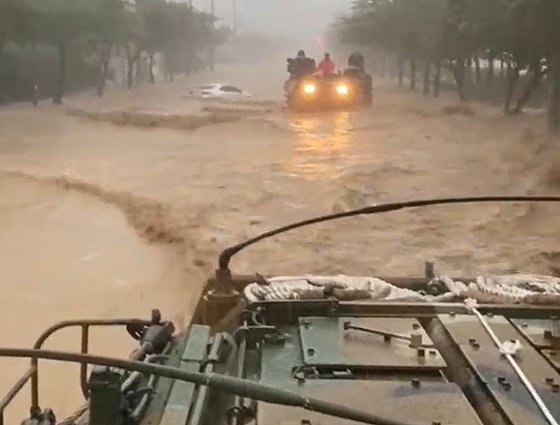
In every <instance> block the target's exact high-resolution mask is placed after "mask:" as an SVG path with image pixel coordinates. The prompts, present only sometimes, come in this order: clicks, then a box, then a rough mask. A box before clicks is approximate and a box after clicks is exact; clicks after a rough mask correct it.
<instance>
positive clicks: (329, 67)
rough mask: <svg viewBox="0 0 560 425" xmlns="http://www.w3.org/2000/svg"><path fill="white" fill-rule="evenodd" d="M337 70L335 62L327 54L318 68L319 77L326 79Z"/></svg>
mask: <svg viewBox="0 0 560 425" xmlns="http://www.w3.org/2000/svg"><path fill="white" fill-rule="evenodd" d="M334 70H335V64H334V61H333V60H332V59H331V55H330V54H328V53H325V57H324V58H323V60H322V61H321V62H320V63H319V65H318V66H317V75H319V76H320V77H325V76H327V75H329V74H332V73H333V72H334Z"/></svg>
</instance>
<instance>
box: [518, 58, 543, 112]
mask: <svg viewBox="0 0 560 425" xmlns="http://www.w3.org/2000/svg"><path fill="white" fill-rule="evenodd" d="M543 76H544V73H543V71H542V69H541V65H540V63H538V64H536V66H534V67H533V72H532V73H531V79H530V80H529V82H528V83H527V85H526V86H525V89H524V90H523V94H522V95H521V96H520V97H519V99H517V103H516V104H515V108H514V109H513V111H512V114H516V115H517V114H520V113H521V112H523V108H524V107H525V105H527V103H528V102H529V99H531V94H532V93H533V91H534V90H536V89H537V87H539V86H540V85H541V82H542V79H543Z"/></svg>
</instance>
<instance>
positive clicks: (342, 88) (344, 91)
mask: <svg viewBox="0 0 560 425" xmlns="http://www.w3.org/2000/svg"><path fill="white" fill-rule="evenodd" d="M336 92H337V93H338V94H340V95H342V96H346V95H347V94H348V86H347V85H346V84H339V85H338V86H336Z"/></svg>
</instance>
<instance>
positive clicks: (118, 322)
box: [0, 319, 150, 425]
mask: <svg viewBox="0 0 560 425" xmlns="http://www.w3.org/2000/svg"><path fill="white" fill-rule="evenodd" d="M130 324H142V325H149V324H150V321H148V320H141V319H112V320H105V319H92V320H65V321H63V322H58V323H55V324H54V325H53V326H51V327H50V328H48V329H46V330H45V331H44V332H43V333H42V334H41V335H39V338H37V340H36V341H35V344H34V345H33V348H34V349H36V350H40V349H41V347H42V346H43V344H44V343H45V341H46V340H47V339H48V338H49V337H50V336H51V335H52V334H54V333H55V332H57V331H59V330H61V329H64V328H69V327H73V326H79V327H81V353H82V354H87V352H88V347H89V328H90V326H127V325H130ZM29 380H31V410H32V411H37V410H38V409H39V362H38V359H37V358H31V366H30V367H29V369H28V370H27V371H26V372H25V373H24V374H23V375H22V377H21V378H20V379H19V380H18V381H17V382H16V383H15V385H14V386H13V387H12V388H11V389H10V391H8V394H6V396H5V397H4V398H3V399H2V400H1V401H0V425H3V424H4V410H5V409H6V407H7V406H8V405H9V404H10V402H11V401H12V400H13V398H14V397H15V396H16V395H17V394H18V393H19V392H20V391H21V390H22V388H23V387H24V386H25V384H26V383H27V382H28V381H29ZM80 386H81V388H82V393H83V395H84V398H86V399H87V398H88V397H89V394H88V390H87V364H85V363H82V364H81V365H80Z"/></svg>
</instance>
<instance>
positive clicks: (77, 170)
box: [0, 67, 560, 422]
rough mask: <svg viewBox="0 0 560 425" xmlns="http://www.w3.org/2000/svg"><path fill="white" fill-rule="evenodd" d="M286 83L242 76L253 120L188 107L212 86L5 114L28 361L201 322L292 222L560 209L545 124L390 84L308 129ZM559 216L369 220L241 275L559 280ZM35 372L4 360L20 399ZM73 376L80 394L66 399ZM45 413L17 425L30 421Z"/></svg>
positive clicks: (1, 263) (5, 166)
mask: <svg viewBox="0 0 560 425" xmlns="http://www.w3.org/2000/svg"><path fill="white" fill-rule="evenodd" d="M280 71H283V69H280ZM220 72H221V73H222V74H219V73H220ZM278 74H279V75H278V76H277V75H276V74H274V73H273V74H272V75H270V73H269V74H268V77H269V78H270V80H263V78H262V70H258V69H256V70H255V69H253V68H247V67H244V68H243V67H241V68H227V69H224V70H221V71H218V74H216V75H213V76H212V77H211V81H216V80H219V79H221V78H226V76H227V78H228V81H230V82H232V83H234V84H239V85H242V86H243V87H244V88H247V89H248V90H250V91H253V92H254V93H255V94H256V95H257V96H258V98H259V99H261V101H259V102H255V103H254V104H251V105H242V106H240V105H215V104H208V103H200V102H198V103H197V102H193V101H192V100H190V99H186V98H185V93H186V92H187V91H188V87H189V86H192V85H196V84H198V83H200V82H202V81H204V78H207V79H209V80H210V77H203V76H197V77H193V78H192V79H191V80H187V79H185V78H180V79H178V80H177V81H175V82H174V83H173V84H170V83H160V84H156V85H155V86H143V87H140V88H138V89H136V90H135V91H133V92H132V93H129V92H126V91H122V90H114V91H110V92H109V94H108V96H107V97H106V98H104V99H101V100H98V99H92V97H91V95H90V94H81V95H77V96H74V97H72V98H70V99H69V100H68V101H67V103H66V105H65V106H64V107H63V108H58V109H57V108H55V107H52V106H51V105H42V106H41V107H40V108H38V109H31V108H29V107H28V106H27V105H14V106H12V107H7V108H4V109H2V110H0V129H1V130H0V195H1V198H0V199H1V201H0V285H2V286H1V293H2V300H3V301H4V303H3V307H2V309H1V310H0V311H1V313H0V314H1V316H0V319H1V323H2V325H0V335H1V336H2V340H3V341H5V342H4V343H3V345H24V346H28V345H30V344H31V343H32V341H33V340H34V339H35V338H36V337H37V335H38V334H39V332H40V330H41V329H43V328H45V327H47V326H49V325H50V324H51V323H52V322H54V321H57V320H61V319H65V318H77V317H94V318H95V317H132V316H140V317H146V316H147V315H148V314H149V311H150V309H151V308H152V307H159V308H160V309H161V310H162V313H163V315H164V317H168V318H171V319H172V320H174V321H175V322H176V324H177V325H181V324H184V323H185V322H187V321H188V318H189V314H190V311H191V310H192V306H193V303H194V302H195V301H196V299H197V297H198V295H199V292H200V288H201V286H202V284H203V282H204V279H205V278H206V277H207V276H208V275H209V274H210V273H212V271H213V269H214V268H215V265H216V259H217V255H218V253H219V251H220V250H221V249H223V248H225V247H227V246H228V245H230V244H233V243H236V242H238V241H240V240H243V239H244V238H247V237H250V236H253V235H255V234H257V233H259V232H262V231H265V230H268V229H270V228H273V227H276V226H280V225H283V224H286V223H289V222H291V221H295V220H300V219H305V218H308V217H310V216H314V215H323V214H327V213H331V212H336V211H342V210H346V209H349V208H358V207H363V206H366V205H370V204H373V203H380V202H387V201H397V200H406V199H411V198H415V199H417V198H423V197H436V196H450V195H478V194H512V193H514V194H526V193H540V194H545V193H546V194H551V193H558V191H559V188H560V185H559V184H558V183H560V179H558V181H557V180H554V178H553V177H554V175H553V174H551V173H550V170H551V169H553V168H554V167H552V166H553V165H554V163H553V162H552V161H550V163H549V162H548V161H544V159H546V158H550V155H548V154H546V153H545V154H543V153H542V152H541V151H540V150H539V149H540V148H541V146H542V145H543V144H544V142H545V140H546V135H544V134H542V132H541V131H540V129H541V128H544V125H543V123H542V120H543V119H542V117H539V116H526V117H518V118H517V119H512V118H509V117H504V116H503V115H502V114H501V113H500V112H499V111H496V110H494V109H491V108H486V107H483V106H480V105H471V106H470V109H468V110H462V109H453V108H449V107H448V106H449V104H453V102H454V101H453V100H451V99H450V98H444V99H441V100H433V99H426V98H423V97H421V96H416V95H411V94H408V93H403V92H399V91H396V90H394V89H390V88H387V87H384V86H387V85H388V84H386V83H382V82H379V84H377V86H378V87H379V88H378V89H377V90H376V95H375V98H376V99H375V106H374V108H372V109H371V110H359V111H346V112H329V113H323V114H305V115H297V114H290V113H287V112H285V111H283V110H282V109H281V107H280V105H279V102H278V98H279V90H278V87H281V81H282V78H283V74H282V73H281V72H278ZM259 75H260V76H259ZM276 77H277V79H275V78H276ZM270 99H272V101H273V102H270V101H269V100H270ZM275 102H276V103H275ZM193 117H194V118H193ZM547 155H548V156H547ZM551 176H552V177H551ZM555 211H556V210H555V209H554V208H553V207H550V206H543V207H538V208H533V207H531V208H529V207H527V206H525V205H514V206H495V205H487V206H484V207H479V206H477V207H469V206H460V207H437V208H432V209H426V210H416V211H414V210H411V211H405V212H399V213H395V214H392V215H379V216H375V217H357V218H353V219H348V220H343V221H339V222H333V223H325V224H322V225H317V226H314V227H310V228H307V229H302V230H300V231H297V232H293V233H289V234H286V235H282V236H280V237H278V238H276V239H273V240H269V241H264V242H262V243H260V244H258V245H256V246H254V247H252V248H250V249H249V250H248V251H247V252H244V253H242V254H240V255H239V256H238V257H235V258H234V259H233V261H232V269H233V271H235V272H241V273H243V272H259V273H263V274H292V273H347V274H355V275H374V274H393V275H406V274H418V273H420V272H421V270H422V267H423V262H424V261H426V260H431V261H435V262H436V264H437V266H438V269H439V270H442V271H445V272H449V273H460V274H475V273H477V272H482V271H506V270H507V271H509V270H513V269H516V270H520V271H526V272H545V273H549V272H551V271H554V270H555V267H560V264H559V259H560V254H559V252H560V250H559V249H558V246H557V242H558V238H557V236H556V235H555V232H553V231H551V229H554V228H555V227H556V226H557V218H556V217H557V214H555ZM13 324H17V325H16V326H13ZM73 336H74V335H73ZM94 336H95V335H94ZM71 341H73V342H71ZM72 344H74V345H72ZM77 344H78V341H77V340H76V339H72V338H70V335H67V336H61V339H60V340H53V347H54V346H57V347H61V348H68V349H70V348H73V349H77ZM92 347H93V349H94V351H97V352H104V353H111V354H113V355H117V356H126V355H128V352H129V350H130V349H131V348H132V344H131V342H130V338H129V337H128V336H126V335H125V334H124V333H123V332H121V333H118V332H117V333H115V332H110V333H99V335H98V336H96V337H95V338H94V342H93V344H92ZM16 363H17V365H18V367H21V369H19V370H16V368H15V367H12V363H9V362H7V361H4V360H2V364H0V376H1V377H2V378H0V393H5V391H6V390H7V388H9V386H10V385H11V383H13V382H14V381H15V379H16V378H17V375H18V373H21V372H22V371H23V370H24V367H25V364H22V363H21V362H16ZM13 364H15V363H13ZM58 373H62V372H59V369H58V368H53V369H52V370H51V372H50V375H48V374H47V375H46V377H45V378H42V380H41V385H42V386H43V388H45V389H48V391H47V392H46V393H45V394H47V396H45V401H44V402H43V403H42V405H43V406H47V405H48V406H51V407H53V408H55V409H56V411H57V414H58V415H59V416H61V417H62V416H64V415H65V414H67V413H69V412H71V410H72V407H73V406H74V405H76V404H77V403H79V399H80V397H79V388H78V385H77V384H78V375H77V371H76V369H75V368H72V371H70V372H64V373H68V374H67V375H58ZM59 376H60V377H61V378H62V379H63V380H64V382H65V383H67V385H68V388H62V389H60V388H56V385H57V384H56V382H60V379H61V378H59ZM49 377H50V378H51V379H50V381H49ZM53 384H54V387H53ZM25 396H26V397H27V392H26V393H25ZM25 401H26V400H23V401H21V402H20V404H19V405H18V408H21V409H22V410H20V411H19V412H17V413H18V415H19V416H18V415H14V416H10V415H12V413H11V412H10V414H9V415H8V419H13V420H15V418H18V419H19V418H21V415H22V413H21V412H23V411H24V410H25ZM18 410H19V409H18ZM8 422H10V421H9V420H8Z"/></svg>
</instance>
